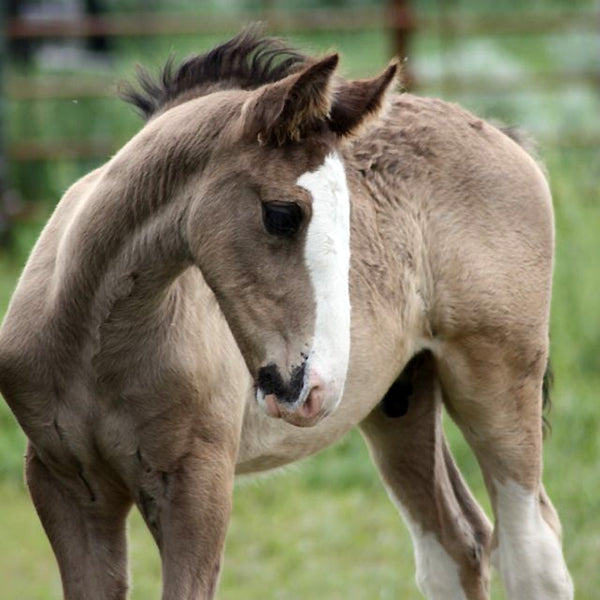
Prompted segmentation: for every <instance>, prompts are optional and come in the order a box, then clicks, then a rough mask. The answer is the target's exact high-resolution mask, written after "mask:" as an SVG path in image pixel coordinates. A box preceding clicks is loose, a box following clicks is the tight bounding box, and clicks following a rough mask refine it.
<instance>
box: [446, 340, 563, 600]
mask: <svg viewBox="0 0 600 600" xmlns="http://www.w3.org/2000/svg"><path fill="white" fill-rule="evenodd" d="M526 337H527V339H528V340H532V339H534V336H533V335H532V334H531V332H528V335H527V336H526ZM503 339H504V343H497V342H496V343H494V342H492V341H490V340H488V339H485V338H483V337H481V336H472V337H469V338H463V339H461V340H459V341H454V342H452V343H447V344H445V345H444V347H443V349H442V350H443V353H442V354H441V355H440V360H439V365H438V366H439V371H440V375H441V378H442V383H443V386H444V391H445V400H446V405H447V407H448V409H449V411H450V413H451V414H452V416H453V418H454V419H455V421H456V422H457V424H458V425H459V427H460V428H461V429H462V431H463V434H464V435H465V438H466V439H467V441H468V442H469V443H470V445H471V447H472V448H473V450H474V452H475V454H476V456H477V459H478V461H479V464H480V466H481V469H482V472H483V476H484V480H485V483H486V486H487V488H488V492H489V494H490V498H491V501H492V507H493V510H494V515H495V528H494V540H493V544H492V546H493V550H492V562H493V563H494V565H495V566H497V567H498V569H499V571H500V575H501V578H502V580H503V583H504V586H505V588H506V592H507V597H508V598H510V599H521V598H545V599H548V600H568V599H570V598H572V597H573V586H572V583H571V579H570V576H569V573H568V571H567V567H566V565H565V561H564V558H563V554H562V549H561V542H560V538H561V532H560V524H559V521H558V517H557V514H556V511H555V510H554V507H553V506H552V504H551V502H550V500H549V498H548V496H547V495H546V493H545V491H544V488H543V486H542V482H541V475H542V380H543V374H544V369H545V366H546V365H545V362H546V356H547V353H546V347H545V344H544V343H540V344H539V346H538V347H535V346H534V345H533V344H532V342H531V341H527V342H525V343H522V344H521V347H516V343H515V340H518V339H519V337H518V336H517V335H511V336H506V337H505V338H503Z"/></svg>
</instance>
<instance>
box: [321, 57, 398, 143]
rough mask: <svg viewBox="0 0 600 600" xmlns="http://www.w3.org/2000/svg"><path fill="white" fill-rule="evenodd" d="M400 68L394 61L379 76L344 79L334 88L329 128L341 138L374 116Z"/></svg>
mask: <svg viewBox="0 0 600 600" xmlns="http://www.w3.org/2000/svg"><path fill="white" fill-rule="evenodd" d="M398 71H399V67H398V61H396V60H394V61H393V62H392V63H390V65H389V66H388V68H387V69H386V70H385V71H384V72H383V73H382V74H381V75H379V77H375V78H374V79H359V80H355V81H344V82H342V83H341V84H340V85H339V86H337V87H336V94H335V99H334V102H333V104H332V106H331V110H330V114H329V127H330V129H331V130H332V131H333V132H334V133H337V134H338V135H339V136H340V137H346V136H350V135H353V134H356V133H357V131H358V130H359V129H360V128H361V126H362V125H364V124H365V123H367V122H368V121H370V120H371V119H372V118H374V117H377V116H378V115H379V114H380V112H381V111H382V110H383V108H384V106H385V100H386V96H387V93H388V92H389V91H391V90H392V89H393V88H394V84H395V82H396V80H397V75H398Z"/></svg>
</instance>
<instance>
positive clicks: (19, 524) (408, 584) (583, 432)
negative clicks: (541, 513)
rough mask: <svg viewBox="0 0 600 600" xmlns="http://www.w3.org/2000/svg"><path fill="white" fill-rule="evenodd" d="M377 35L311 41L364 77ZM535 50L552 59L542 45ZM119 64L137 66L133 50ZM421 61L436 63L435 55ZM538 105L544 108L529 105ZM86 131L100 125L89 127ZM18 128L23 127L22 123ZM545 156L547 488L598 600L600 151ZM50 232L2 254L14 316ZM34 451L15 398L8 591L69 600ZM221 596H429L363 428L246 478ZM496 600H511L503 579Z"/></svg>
mask: <svg viewBox="0 0 600 600" xmlns="http://www.w3.org/2000/svg"><path fill="white" fill-rule="evenodd" d="M370 36H372V34H365V36H363V37H359V38H355V39H349V38H348V39H346V38H342V39H340V40H337V39H336V40H335V41H334V39H332V38H331V37H329V38H327V37H323V38H311V39H310V40H304V39H302V38H298V39H299V41H300V42H306V41H310V44H311V45H312V46H313V47H316V48H327V47H331V46H333V45H336V46H338V47H339V46H340V45H341V46H342V49H343V50H344V51H345V54H346V56H345V64H349V65H352V67H351V69H350V70H351V71H352V72H353V73H355V74H360V75H362V74H364V73H365V72H367V69H369V70H372V69H373V68H375V69H376V68H379V66H381V65H383V64H385V56H384V55H385V47H384V45H383V44H382V43H380V42H378V43H377V44H373V43H372V37H370ZM419 43H420V44H421V45H422V47H423V48H424V49H427V47H428V45H430V41H427V40H423V41H421V42H419ZM163 46H165V47H163ZM166 46H167V42H164V43H162V45H161V47H159V48H154V49H153V52H152V56H151V57H150V58H151V59H154V57H158V56H160V57H162V56H164V55H165V53H167V50H168V48H167V47H166ZM129 54H130V55H131V52H130V53H129ZM182 54H185V51H182ZM425 54H426V53H425ZM507 55H510V56H512V57H513V58H514V57H517V56H519V60H520V61H521V63H524V62H526V60H527V56H528V55H527V53H526V52H525V57H523V49H522V48H521V47H519V46H518V44H516V43H515V42H514V40H513V41H510V40H509V41H508V42H506V44H505V45H504V46H503V47H502V56H507ZM531 56H532V57H537V58H536V60H539V61H542V60H548V55H547V53H545V52H543V51H542V50H541V49H537V50H536V52H532V53H531ZM119 60H120V61H122V62H123V63H124V62H125V58H122V57H121V58H120V59H119ZM532 60H533V59H532ZM146 62H147V61H146ZM150 63H151V64H152V62H151V61H150ZM120 64H121V63H120ZM372 65H376V67H372ZM421 66H422V67H423V68H427V66H426V60H425V61H424V62H423V63H422V65H421ZM463 100H464V102H465V103H466V104H467V105H468V106H470V107H471V108H474V109H476V110H478V111H480V112H483V113H484V114H487V115H490V116H491V115H493V114H496V116H502V117H503V118H511V120H513V121H515V122H517V123H519V124H522V125H524V126H526V127H527V126H528V125H531V127H532V128H533V129H536V127H537V126H538V125H539V122H538V121H537V120H536V119H537V117H538V116H539V112H538V111H537V108H536V107H537V106H538V104H536V103H537V102H539V101H540V100H539V98H537V99H533V100H531V99H528V98H524V97H522V96H518V97H517V100H514V99H513V104H509V103H508V100H506V99H504V100H502V101H500V100H498V99H497V98H496V99H486V98H470V99H469V98H466V99H463ZM552 102H554V100H553V101H552ZM552 102H549V104H552ZM528 103H530V105H529V104H528ZM82 104H83V105H84V106H82V105H78V106H73V107H71V109H72V114H70V115H68V116H67V117H64V119H66V120H67V121H68V127H70V128H71V131H73V132H76V131H77V127H78V123H79V124H81V123H82V122H83V123H85V121H86V115H87V114H88V113H89V111H90V110H91V109H90V107H89V106H87V108H86V106H85V103H82ZM524 106H530V107H529V109H528V111H527V110H525V108H524ZM557 106H558V105H557ZM577 106H579V105H577ZM544 108H545V109H546V108H548V107H546V106H544ZM551 109H552V108H551V107H550V108H548V110H549V111H551ZM11 110H12V111H13V115H14V117H15V120H13V121H12V123H13V125H12V126H13V127H14V128H17V124H15V123H17V121H18V122H19V123H20V125H19V127H21V129H19V131H20V132H23V131H24V130H25V128H26V127H31V128H32V130H31V131H33V130H35V128H36V127H41V126H43V125H44V124H45V123H49V124H51V125H49V126H48V128H47V130H46V134H47V135H52V134H53V133H56V132H53V127H54V125H55V124H56V119H57V118H58V117H57V115H58V114H59V112H60V111H61V108H60V106H58V105H57V106H55V107H53V106H52V105H51V104H50V105H48V106H45V107H43V108H39V109H36V110H39V113H36V114H34V115H33V117H32V118H31V119H28V113H27V107H22V106H19V107H17V106H12V107H11ZM94 110H96V111H99V112H100V117H99V118H98V119H97V120H96V121H95V123H96V124H95V125H94V126H95V127H100V126H103V125H105V124H109V127H113V128H114V132H117V134H120V135H123V134H122V131H124V130H127V131H130V130H131V127H133V125H132V124H131V123H132V121H131V119H130V116H129V115H126V114H125V112H119V113H118V116H117V117H115V118H113V117H114V114H113V113H114V111H115V105H114V103H112V102H111V101H100V102H98V104H95V105H94ZM552 110H558V108H555V109H552ZM575 112H577V115H576V116H577V118H579V119H585V114H583V115H582V114H579V112H578V111H575ZM561 114H562V113H561ZM552 115H554V113H552V112H549V113H548V114H546V116H545V117H544V119H545V121H547V120H552ZM588 118H589V120H590V127H592V126H598V122H597V121H598V117H597V113H596V114H592V113H589V114H588ZM556 119H558V116H556ZM565 119H566V120H565V121H564V122H562V126H563V127H565V128H567V127H568V115H567V117H566V118H565ZM545 121H544V122H545ZM556 122H557V121H556V120H554V121H553V125H555V126H556ZM542 126H543V123H542ZM83 127H85V128H88V127H91V126H90V125H89V124H87V123H85V124H84V125H83ZM26 133H27V132H26ZM30 133H31V132H30ZM12 135H17V133H15V131H13V133H12ZM542 154H543V157H544V159H545V161H546V164H547V167H548V170H549V173H550V179H551V185H552V189H553V194H554V202H555V211H556V221H557V258H556V269H555V286H554V301H553V312H552V328H551V341H552V360H553V364H554V369H555V374H556V385H555V390H554V404H553V409H552V413H551V415H550V418H551V422H552V434H551V435H550V437H549V438H548V440H547V442H546V446H545V482H546V487H547V489H548V492H549V494H550V496H551V497H552V499H553V501H554V503H555V505H556V507H557V508H558V510H559V513H560V516H561V518H562V522H563V527H564V537H565V553H566V557H567V562H568V564H569V567H570V569H571V572H572V575H573V578H574V580H575V584H576V588H577V597H578V598H579V599H581V600H593V599H595V598H597V597H598V590H599V589H600V570H599V569H598V561H599V560H600V467H599V466H598V465H599V459H600V408H599V398H600V310H599V306H600V301H599V296H598V290H600V267H599V263H598V259H599V258H600V241H599V236H598V232H599V231H600V200H599V189H600V154H599V153H598V151H597V149H591V150H577V149H573V148H569V149H564V150H562V151H560V150H557V149H555V148H542ZM89 166H91V165H85V164H79V165H76V166H74V165H71V164H66V163H64V164H61V163H58V164H57V165H54V166H52V169H53V170H52V173H51V174H50V175H48V172H47V171H46V172H44V170H43V169H44V168H45V167H43V166H39V167H38V169H39V173H41V175H40V176H41V177H42V180H43V181H45V182H46V184H47V182H48V181H50V184H48V185H46V184H44V185H46V187H45V188H44V190H43V193H44V194H49V196H50V197H51V198H57V197H58V196H60V193H61V191H62V189H63V188H64V187H65V186H66V185H67V184H68V183H69V182H70V181H72V179H73V178H74V177H76V176H77V175H78V174H79V173H80V172H82V171H85V170H86V169H87V168H88V167H89ZM39 173H38V174H39ZM44 173H45V174H44ZM13 177H14V179H15V181H17V182H20V183H19V185H22V186H23V188H24V189H29V188H31V190H32V193H33V194H34V196H35V193H36V190H35V177H36V175H35V173H34V174H33V175H32V173H31V172H24V171H23V172H21V171H18V172H16V171H15V172H14V173H13ZM48 178H49V179H48ZM28 186H29V188H28ZM40 197H44V198H48V196H46V195H43V196H40ZM42 212H43V210H42ZM39 227H40V224H39V223H37V224H29V225H27V226H21V227H20V229H19V230H18V232H17V236H16V249H15V250H14V251H13V252H12V253H11V254H10V255H4V256H0V315H1V314H3V312H4V309H5V307H6V305H7V303H8V299H9V296H10V293H11V291H12V289H13V287H14V285H15V282H16V279H17V277H18V273H19V272H20V269H21V267H22V264H23V263H24V260H25V257H26V254H27V252H28V250H29V248H30V247H31V244H32V243H33V240H34V239H35V236H36V235H37V232H38V230H39ZM447 431H448V433H449V436H450V440H451V444H452V448H453V450H454V453H455V455H456V458H457V460H458V462H459V464H460V466H461V468H462V469H463V471H464V473H465V474H466V477H467V479H468V481H469V483H470V484H471V485H472V487H473V489H474V491H475V493H476V495H477V497H478V498H479V500H480V501H481V502H482V504H483V505H484V506H485V507H486V508H487V507H489V503H488V501H487V497H486V495H485V493H484V491H483V486H482V483H481V478H480V476H479V472H478V469H477V467H476V464H475V462H474V459H473V457H472V455H471V453H470V451H469V449H468V448H467V447H466V445H465V444H464V442H463V441H462V439H461V437H460V435H459V434H458V432H457V431H456V429H455V428H454V426H453V425H452V424H451V423H447ZM23 447H24V438H23V435H22V434H21V433H20V431H19V430H18V428H17V426H16V424H15V422H14V420H13V418H12V415H11V414H10V413H9V411H8V409H7V407H6V405H5V404H4V403H0V507H1V508H2V510H1V511H0V539H2V542H1V543H0V597H1V598H7V599H16V600H50V599H52V600H55V599H58V598H60V597H61V592H60V585H59V579H58V572H57V569H56V567H55V564H54V560H53V557H52V553H51V551H50V548H49V545H48V542H47V541H46V538H45V536H44V535H43V532H42V530H41V527H40V525H39V522H38V520H37V517H36V515H35V513H34V511H33V508H32V506H31V503H30V501H29V498H28V496H27V495H26V492H25V490H24V487H23V485H22V483H21V470H22V466H21V462H22V460H21V457H22V453H23ZM130 538H131V565H132V574H133V581H134V584H133V594H132V597H133V598H134V599H136V600H145V599H147V598H157V597H158V595H159V591H158V590H159V577H160V573H159V562H158V556H157V552H156V550H155V547H154V543H153V541H152V540H151V538H150V535H149V534H148V533H147V531H146V530H145V528H144V526H143V525H142V523H141V520H140V518H139V516H138V515H137V514H134V515H133V516H132V519H131V525H130ZM219 597H220V598H223V599H227V598H233V599H235V598H244V599H245V600H253V599H261V600H262V599H263V598H274V599H285V600H300V599H305V598H324V599H327V600H336V599H338V598H339V599H342V598H344V599H357V600H363V599H367V600H370V599H388V598H389V599H391V598H407V599H412V598H418V597H419V594H418V592H417V589H416V586H415V584H414V563H413V557H412V548H411V545H410V540H409V537H408V534H407V531H406V529H405V527H404V525H403V524H402V522H401V520H400V518H399V517H398V516H397V514H396V511H395V509H394V508H393V506H392V504H391V503H390V502H389V500H388V499H387V497H386V495H385V493H384V491H383V488H382V487H381V485H380V484H379V481H378V478H377V475H376V472H375V470H374V469H373V468H372V467H371V465H370V461H369V458H368V454H367V451H366V449H365V448H364V445H363V443H362V441H361V439H360V436H359V435H358V434H357V433H356V432H353V433H351V434H350V435H349V436H347V437H346V438H345V439H344V440H343V441H342V442H341V443H340V444H338V445H337V446H335V447H334V448H331V449H329V450H328V451H326V452H324V453H322V454H320V455H319V456H317V457H313V458H311V459H309V460H307V461H305V462H304V463H302V464H300V465H297V466H293V467H291V468H289V469H287V470H286V471H285V472H283V473H281V474H278V475H277V476H273V477H266V478H261V479H259V480H257V481H254V480H252V481H242V482H240V484H239V485H238V487H237V489H236V492H235V499H234V514H233V518H232V522H231V527H230V530H229V535H228V539H227V548H226V559H225V563H224V570H223V575H222V581H221V587H220V593H219ZM493 597H494V598H495V599H496V600H497V599H499V598H502V597H503V596H502V593H501V591H500V590H499V585H498V582H497V580H494V596H493Z"/></svg>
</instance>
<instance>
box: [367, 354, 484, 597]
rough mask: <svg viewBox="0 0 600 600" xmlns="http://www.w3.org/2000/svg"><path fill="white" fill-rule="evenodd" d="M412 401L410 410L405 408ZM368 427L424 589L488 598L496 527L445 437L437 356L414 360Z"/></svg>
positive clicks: (430, 592)
mask: <svg viewBox="0 0 600 600" xmlns="http://www.w3.org/2000/svg"><path fill="white" fill-rule="evenodd" d="M407 396H409V402H408V405H407V406H404V407H401V410H399V411H397V412H400V413H403V412H404V411H405V410H406V412H405V414H403V415H402V416H399V415H396V417H395V418H390V417H389V416H386V415H385V414H384V412H383V411H385V412H386V413H388V414H392V413H394V412H395V411H394V404H396V408H397V405H398V403H400V404H402V403H403V402H404V401H405V399H406V397H407ZM382 407H383V410H382V409H381V408H377V409H376V410H374V411H373V412H372V413H371V415H370V416H369V417H368V418H367V419H366V420H365V421H364V422H363V423H362V424H361V429H362V432H363V434H364V435H365V437H366V439H367V443H368V444H369V447H370V450H371V455H372V457H373V460H374V462H375V463H376V465H377V466H378V468H379V471H380V474H381V477H382V479H383V481H384V483H385V485H386V487H387V489H388V491H389V493H390V495H391V497H392V499H393V500H394V501H395V502H396V504H397V505H398V507H399V509H400V511H401V513H402V515H403V517H404V518H405V520H406V522H407V524H408V526H409V530H410V533H411V536H412V539H413V544H414V548H415V559H416V566H417V584H418V586H419V589H420V590H421V592H422V593H423V594H424V595H425V596H426V597H427V598H429V599H430V600H431V599H439V600H454V599H457V600H458V599H469V600H471V599H485V598H487V597H488V589H489V568H488V564H487V556H488V549H489V544H490V537H491V526H490V524H489V522H488V520H487V518H486V516H485V514H484V513H483V511H482V510H481V508H480V507H479V505H478V504H477V502H476V501H475V500H474V498H473V497H472V495H471V493H470V491H469V489H468V487H467V486H466V484H465V482H464V480H463V478H462V476H461V475H460V473H459V471H458V469H457V467H456V465H455V463H454V460H453V458H452V455H451V454H450V450H449V448H448V445H447V443H446V440H445V438H444V433H443V430H442V423H441V408H442V401H441V393H440V387H439V383H438V380H437V376H436V372H435V366H434V363H433V358H432V356H431V355H430V354H424V355H421V356H420V357H417V358H416V359H413V361H411V363H409V366H408V367H407V369H405V372H404V373H403V375H402V376H401V379H399V380H398V382H396V384H395V385H394V386H393V387H392V388H391V390H390V391H389V392H388V395H387V396H386V398H385V399H384V401H383V403H382Z"/></svg>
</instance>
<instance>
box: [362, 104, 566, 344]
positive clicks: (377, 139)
mask: <svg viewBox="0 0 600 600" xmlns="http://www.w3.org/2000/svg"><path fill="white" fill-rule="evenodd" d="M353 153H354V156H353V163H354V166H355V168H358V169H359V170H360V172H361V173H362V176H363V177H365V178H367V179H369V178H371V179H381V180H383V181H384V182H385V185H382V186H380V188H381V189H382V190H384V191H383V192H382V193H383V194H384V195H385V193H387V194H388V196H389V197H390V198H391V199H392V202H393V201H394V200H396V201H397V204H398V205H400V206H401V211H400V214H399V216H398V217H397V218H398V219H401V220H407V219H411V220H412V221H413V222H414V223H415V227H416V228H418V229H419V236H420V237H422V244H421V246H420V251H421V252H422V253H423V254H424V256H423V257H422V260H423V262H424V263H425V264H426V265H427V269H426V274H425V277H426V279H428V281H427V282H423V285H422V288H423V292H424V293H425V294H426V295H428V297H427V298H426V304H427V308H428V311H429V314H428V317H429V319H430V320H431V321H432V328H433V329H434V330H436V331H438V332H443V333H445V334H446V335H448V336H452V335H455V334H457V333H458V332H460V333H461V335H463V334H465V332H466V329H465V328H469V327H472V328H473V329H474V330H478V329H480V328H482V327H487V326H489V325H490V323H491V322H495V323H496V324H497V325H498V326H499V329H500V330H503V331H505V332H507V331H509V330H514V329H518V328H521V327H522V325H523V324H524V323H528V324H529V325H531V323H532V321H535V323H536V324H537V325H538V326H539V328H540V329H544V327H546V326H547V316H548V315H547V313H548V309H549V300H550V285H551V274H552V256H553V249H554V228H553V217H552V206H551V197H550V192H549V188H548V185H547V182H546V180H545V177H544V174H543V172H542V169H541V168H540V166H539V165H538V164H537V163H536V161H535V160H534V159H533V158H532V157H531V155H530V154H528V152H527V151H526V150H525V149H524V148H523V147H522V146H520V145H519V144H518V143H517V142H516V141H515V140H514V139H512V137H510V136H508V135H506V134H505V133H504V132H502V131H501V130H500V129H498V128H497V127H495V126H494V125H492V124H490V123H488V122H486V121H484V120H482V119H480V118H478V117H476V116H474V115H472V114H471V113H469V112H468V111H466V110H464V109H462V108H460V107H458V106H457V105H454V104H449V103H446V102H443V101H441V100H436V99H429V98H420V97H416V96H411V95H402V96H398V97H396V98H395V99H394V101H393V103H392V105H391V107H390V109H389V111H388V113H387V114H386V116H385V117H384V118H383V119H382V120H381V121H380V122H379V124H378V126H377V127H376V128H374V129H372V130H370V131H369V132H367V134H366V135H365V136H363V138H360V139H359V140H358V141H357V142H355V145H354V147H353ZM380 201H381V200H380ZM388 201H389V198H388ZM381 202H382V201H381ZM386 210H388V209H386ZM402 211H403V212H402ZM530 329H531V328H530Z"/></svg>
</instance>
